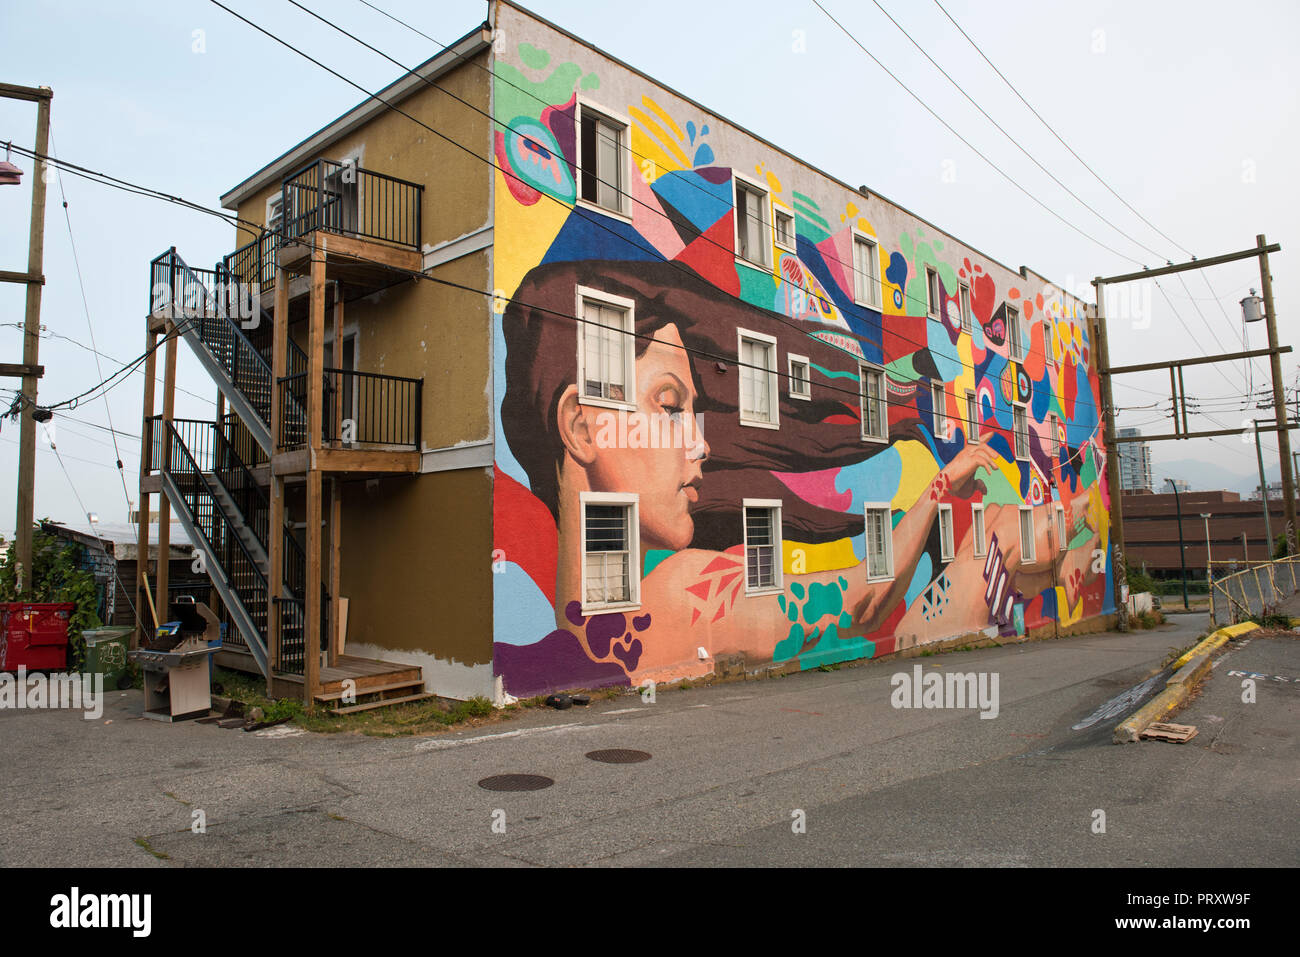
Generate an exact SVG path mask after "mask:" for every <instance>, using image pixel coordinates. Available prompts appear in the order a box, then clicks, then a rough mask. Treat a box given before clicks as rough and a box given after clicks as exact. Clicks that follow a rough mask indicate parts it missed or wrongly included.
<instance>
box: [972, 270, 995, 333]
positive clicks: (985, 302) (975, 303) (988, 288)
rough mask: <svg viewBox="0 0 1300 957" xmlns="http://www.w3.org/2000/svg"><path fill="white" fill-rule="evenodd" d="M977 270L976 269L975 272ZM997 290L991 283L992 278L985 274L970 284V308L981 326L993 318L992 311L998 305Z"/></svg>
mask: <svg viewBox="0 0 1300 957" xmlns="http://www.w3.org/2000/svg"><path fill="white" fill-rule="evenodd" d="M978 271H979V269H978V267H976V272H978ZM997 296H998V290H997V286H996V285H995V284H994V282H993V277H992V276H990V275H988V274H987V273H985V274H984V275H982V276H976V277H975V279H974V280H973V281H972V282H971V284H970V307H971V311H972V312H974V313H975V318H976V319H978V320H979V321H980V322H981V323H983V324H986V325H987V324H988V321H989V320H990V319H992V318H993V310H994V309H996V308H997V305H998V299H997Z"/></svg>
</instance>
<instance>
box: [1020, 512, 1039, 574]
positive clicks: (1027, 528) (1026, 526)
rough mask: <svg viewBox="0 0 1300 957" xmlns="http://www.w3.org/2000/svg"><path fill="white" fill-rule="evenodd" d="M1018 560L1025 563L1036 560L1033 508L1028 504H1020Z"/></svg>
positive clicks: (1031, 562)
mask: <svg viewBox="0 0 1300 957" xmlns="http://www.w3.org/2000/svg"><path fill="white" fill-rule="evenodd" d="M1020 560H1021V562H1022V563H1023V564H1025V565H1032V564H1033V563H1034V562H1035V561H1037V560H1038V556H1037V555H1036V554H1035V553H1034V510H1033V508H1031V507H1030V506H1028V505H1021V506H1020Z"/></svg>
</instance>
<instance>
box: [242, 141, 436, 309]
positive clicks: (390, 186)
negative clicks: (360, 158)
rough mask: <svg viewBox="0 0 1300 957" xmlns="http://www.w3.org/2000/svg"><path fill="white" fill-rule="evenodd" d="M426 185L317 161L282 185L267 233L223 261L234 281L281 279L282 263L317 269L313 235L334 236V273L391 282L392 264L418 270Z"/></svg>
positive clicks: (365, 282)
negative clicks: (313, 259) (278, 274)
mask: <svg viewBox="0 0 1300 957" xmlns="http://www.w3.org/2000/svg"><path fill="white" fill-rule="evenodd" d="M423 196H424V187H423V186H421V185H420V184H418V183H411V182H408V181H406V180H403V179H398V178H397V177H395V176H387V175H384V174H382V173H376V172H374V171H373V170H368V169H363V168H362V167H360V166H356V165H353V164H347V163H336V162H334V161H333V160H324V159H322V160H316V161H315V162H313V163H310V164H308V165H307V166H305V167H303V168H302V169H300V170H298V172H296V173H294V174H293V175H292V176H290V177H288V178H287V179H286V180H285V181H284V182H283V184H282V185H281V188H280V198H279V214H278V216H276V217H275V218H274V219H272V221H271V222H270V223H269V224H268V230H267V232H265V233H263V234H262V235H261V236H259V237H258V238H257V239H254V240H253V241H252V242H249V243H247V244H245V245H243V246H241V247H240V248H239V249H236V250H235V251H234V252H233V253H231V254H230V255H228V256H226V257H225V259H224V260H223V261H222V266H221V267H220V268H221V269H223V270H224V272H225V273H226V274H227V275H228V276H229V277H230V278H231V279H234V280H235V281H237V282H239V283H242V284H245V285H256V286H259V287H260V288H261V289H262V290H263V291H266V290H269V289H271V288H272V287H273V286H274V285H275V277H276V267H277V265H281V266H284V267H285V268H286V269H288V270H289V271H290V272H292V273H299V274H306V273H308V272H309V271H310V258H311V257H310V250H311V247H312V245H313V243H314V242H315V240H314V239H313V234H321V233H324V234H328V238H327V239H326V241H325V243H324V245H325V248H326V253H327V275H328V278H329V279H331V280H339V281H341V282H344V283H348V284H349V285H355V286H363V287H373V286H378V285H384V284H387V283H390V282H392V273H391V270H393V269H398V270H410V271H417V272H418V271H419V270H420V269H421V267H422V265H423V258H422V255H421V253H420V239H421V209H422V204H423Z"/></svg>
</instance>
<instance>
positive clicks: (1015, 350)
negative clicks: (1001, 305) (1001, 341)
mask: <svg viewBox="0 0 1300 957" xmlns="http://www.w3.org/2000/svg"><path fill="white" fill-rule="evenodd" d="M1007 342H1008V343H1009V344H1010V346H1009V348H1010V352H1011V358H1012V359H1013V360H1014V361H1016V362H1022V361H1024V358H1025V347H1024V344H1023V342H1022V341H1021V338H1020V312H1019V310H1016V309H1013V308H1011V307H1010V306H1007Z"/></svg>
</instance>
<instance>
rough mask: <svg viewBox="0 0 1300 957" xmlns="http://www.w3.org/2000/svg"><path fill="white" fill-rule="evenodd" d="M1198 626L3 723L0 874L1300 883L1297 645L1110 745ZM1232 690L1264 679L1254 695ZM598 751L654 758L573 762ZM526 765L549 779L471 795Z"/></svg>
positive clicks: (1248, 664) (1265, 643) (1243, 648)
mask: <svg viewBox="0 0 1300 957" xmlns="http://www.w3.org/2000/svg"><path fill="white" fill-rule="evenodd" d="M1176 621H1179V619H1176ZM1204 624H1205V618H1204V616H1202V615H1198V616H1194V617H1188V618H1183V619H1181V624H1176V625H1173V626H1166V627H1164V628H1162V629H1158V630H1155V631H1146V632H1133V633H1130V634H1127V635H1115V634H1103V635H1093V636H1088V637H1082V638H1075V639H1066V640H1060V641H1048V642H1037V643H1030V644H1024V645H1013V646H1007V647H1003V648H991V649H984V650H979V651H973V652H964V653H955V654H949V655H944V656H937V657H927V658H916V659H910V660H906V661H901V662H874V663H866V664H863V665H859V666H856V667H845V668H842V669H840V670H837V671H833V672H811V673H807V674H801V675H794V676H788V677H784V678H778V679H760V680H755V681H746V682H733V683H726V684H719V685H716V686H713V687H711V688H702V687H697V688H693V689H690V690H685V691H678V690H671V691H669V690H663V689H661V690H660V691H659V693H658V695H657V697H656V701H655V702H654V703H653V704H650V703H643V702H642V700H641V698H640V697H639V696H637V695H634V694H628V695H625V696H623V697H620V698H615V699H613V700H609V701H600V702H598V703H597V704H594V705H592V706H591V707H590V708H574V709H573V710H571V711H565V712H554V711H549V710H546V711H532V712H528V713H525V714H523V715H522V716H520V717H518V718H516V719H514V720H510V721H504V722H496V723H492V724H489V725H484V726H482V727H477V728H467V729H464V730H461V731H459V732H455V733H450V734H442V735H437V736H432V737H422V738H400V739H375V738H367V737H363V736H359V735H314V734H306V733H299V734H296V735H286V734H285V733H284V731H285V728H283V727H281V728H273V729H268V731H266V732H261V733H255V734H247V733H243V732H241V731H237V730H222V729H219V728H217V727H216V726H215V725H197V724H194V723H186V724H181V725H164V724H160V723H157V722H153V721H148V720H145V719H142V718H140V717H139V713H140V710H141V698H140V693H139V692H137V691H131V692H125V693H122V692H112V693H110V695H109V700H108V703H107V707H106V710H105V712H104V714H103V715H102V716H101V717H100V718H99V719H97V720H94V721H87V720H84V719H83V718H82V717H81V715H80V713H78V712H69V711H0V762H3V765H2V766H3V767H4V768H5V774H4V775H3V778H2V779H0V800H2V801H3V802H4V807H5V809H6V813H5V814H4V815H0V864H3V865H9V866H13V865H37V864H40V865H55V866H86V865H109V866H116V865H122V866H134V867H170V866H176V865H198V864H203V865H230V866H249V865H301V864H314V865H323V866H336V865H348V866H357V865H398V866H401V865H497V866H528V865H597V866H603V865H613V866H629V865H652V864H668V865H732V864H744V865H751V864H752V865H765V866H770V865H786V864H790V865H821V866H840V865H885V866H888V865H916V864H922V865H931V866H954V865H956V866H963V865H1011V866H1016V865H1033V866H1040V865H1048V866H1052V865H1063V864H1081V865H1086V866H1096V867H1109V866H1124V865H1129V866H1132V865H1160V866H1172V865H1192V866H1222V865H1236V866H1243V865H1244V866H1295V865H1296V864H1297V863H1300V834H1298V833H1297V830H1296V828H1295V827H1294V822H1295V820H1296V817H1297V811H1298V810H1300V798H1298V797H1297V794H1298V791H1297V788H1296V781H1297V772H1298V771H1300V749H1298V748H1297V744H1296V738H1295V729H1296V728H1297V727H1298V726H1300V721H1297V717H1298V716H1300V715H1298V710H1300V690H1297V684H1296V682H1293V681H1281V680H1276V678H1277V677H1278V676H1280V677H1289V678H1300V642H1297V640H1296V639H1295V638H1291V637H1282V638H1276V639H1265V638H1257V639H1254V640H1247V641H1245V642H1243V643H1239V644H1238V643H1234V645H1233V646H1230V650H1229V651H1228V652H1227V653H1226V654H1225V655H1224V657H1222V658H1221V659H1220V661H1219V664H1218V666H1217V667H1216V669H1215V671H1214V674H1213V677H1212V678H1211V679H1210V681H1209V682H1208V684H1207V685H1206V686H1205V687H1204V689H1203V690H1202V692H1201V693H1200V695H1199V696H1198V698H1197V699H1196V700H1195V701H1194V702H1193V703H1192V704H1191V705H1190V706H1189V708H1188V709H1187V710H1186V712H1185V713H1184V714H1183V715H1182V716H1180V717H1179V718H1178V719H1177V720H1180V721H1185V722H1188V723H1192V724H1195V725H1197V726H1198V728H1199V729H1200V733H1199V735H1198V737H1197V738H1196V739H1194V740H1193V741H1192V742H1190V743H1188V744H1185V745H1173V744H1160V743H1155V742H1143V743H1141V744H1134V745H1125V746H1119V745H1112V744H1111V743H1110V731H1111V729H1112V728H1113V727H1114V725H1115V724H1116V723H1118V722H1119V721H1120V720H1121V719H1122V718H1123V717H1124V716H1125V715H1126V714H1128V713H1130V712H1131V711H1132V710H1134V709H1136V708H1137V707H1138V706H1140V704H1141V703H1142V701H1144V700H1146V698H1147V697H1148V696H1149V695H1150V694H1151V693H1154V691H1155V690H1157V684H1158V683H1157V682H1147V687H1145V688H1143V689H1141V690H1140V691H1138V692H1133V691H1132V689H1134V688H1135V686H1139V685H1142V684H1143V682H1144V681H1146V680H1147V679H1149V678H1151V677H1152V676H1153V675H1155V674H1156V673H1157V672H1158V669H1159V665H1160V662H1161V659H1162V658H1163V657H1164V656H1165V654H1166V653H1167V652H1168V651H1169V650H1171V649H1173V648H1182V647H1185V646H1186V645H1188V644H1190V643H1191V642H1192V641H1193V640H1194V639H1195V638H1196V637H1198V636H1199V635H1200V634H1201V630H1202V629H1203V627H1204ZM918 665H919V666H920V667H921V670H922V673H923V674H930V673H934V674H937V675H945V674H948V673H976V674H979V673H983V674H985V675H987V676H991V675H994V674H996V675H997V676H998V691H999V700H998V713H997V717H995V718H988V719H985V718H981V717H980V712H979V711H978V710H976V709H971V708H965V709H955V708H946V709H936V708H896V707H894V706H893V704H892V703H891V692H892V690H893V687H892V680H891V679H892V676H894V675H895V674H898V673H902V674H907V675H909V676H911V675H912V674H913V669H914V667H915V666H918ZM1231 671H1244V672H1249V673H1252V674H1260V675H1268V676H1270V677H1269V678H1268V680H1263V679H1255V685H1256V695H1257V700H1256V701H1255V702H1254V703H1253V704H1246V703H1243V702H1242V701H1241V700H1240V699H1241V693H1242V687H1241V681H1242V680H1244V679H1243V678H1242V677H1239V676H1236V675H1230V674H1229V672H1231ZM1116 698H1120V699H1121V700H1120V701H1118V702H1117V703H1115V704H1114V706H1113V707H1111V708H1109V713H1108V714H1107V716H1105V717H1101V716H1099V713H1106V712H1107V711H1108V709H1107V707H1106V706H1107V703H1108V702H1111V701H1113V700H1114V699H1116ZM988 710H991V709H988ZM1090 719H1092V720H1091V721H1090ZM611 748H622V749H638V750H642V751H645V752H648V753H649V754H650V758H649V760H646V761H642V762H640V763H633V764H605V763H598V762H596V761H593V760H590V759H588V758H587V757H586V756H585V755H586V754H587V753H588V752H590V751H593V750H596V749H611ZM516 773H518V774H534V775H545V776H547V777H549V778H551V779H553V780H554V784H553V785H552V786H550V787H547V788H545V789H543V790H537V791H530V792H514V793H502V792H492V791H487V790H484V789H483V788H481V787H480V786H479V785H478V782H479V781H480V779H483V778H486V777H488V776H492V775H498V774H516ZM1098 811H1101V812H1104V825H1105V829H1104V832H1103V831H1099V830H1098V824H1099V822H1100V821H1101V818H1100V817H1099V816H1098V814H1097V812H1098ZM200 812H201V814H200ZM200 819H201V820H202V823H203V824H204V829H202V830H201V831H200V830H199V829H197V827H196V823H197V822H198V821H199V820H200Z"/></svg>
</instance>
